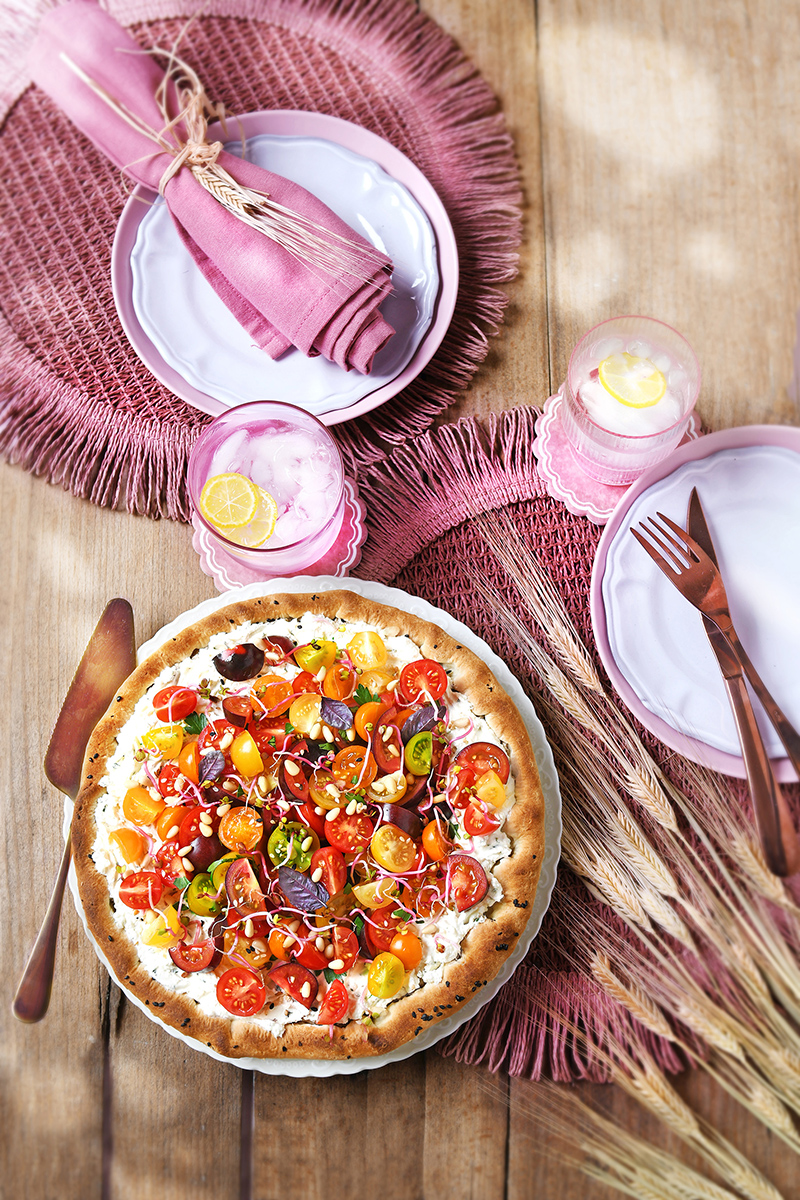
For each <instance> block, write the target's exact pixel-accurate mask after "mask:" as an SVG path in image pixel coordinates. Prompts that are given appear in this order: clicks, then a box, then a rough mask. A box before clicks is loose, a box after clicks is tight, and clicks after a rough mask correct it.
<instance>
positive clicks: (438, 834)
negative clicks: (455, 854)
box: [422, 821, 453, 862]
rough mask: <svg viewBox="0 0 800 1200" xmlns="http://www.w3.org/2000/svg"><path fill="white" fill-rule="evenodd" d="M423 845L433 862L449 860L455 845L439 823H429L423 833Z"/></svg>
mask: <svg viewBox="0 0 800 1200" xmlns="http://www.w3.org/2000/svg"><path fill="white" fill-rule="evenodd" d="M422 845H423V848H424V850H425V853H426V854H427V856H428V858H429V859H431V861H432V862H439V861H440V860H441V859H443V858H447V856H448V854H449V853H450V851H451V850H452V849H453V843H452V842H451V841H450V839H449V837H448V836H447V834H446V833H445V832H444V830H443V828H442V825H441V823H440V822H439V821H429V822H428V824H427V825H426V826H425V828H424V829H423V831H422Z"/></svg>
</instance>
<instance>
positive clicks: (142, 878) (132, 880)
mask: <svg viewBox="0 0 800 1200" xmlns="http://www.w3.org/2000/svg"><path fill="white" fill-rule="evenodd" d="M163 890H164V881H163V879H162V878H161V872H160V871H134V872H133V874H132V875H126V877H125V878H124V879H123V880H122V883H121V884H120V885H119V898H120V900H121V901H122V903H123V904H127V906H128V908H154V907H155V906H156V904H158V902H159V900H160V899H161V893H162V892H163Z"/></svg>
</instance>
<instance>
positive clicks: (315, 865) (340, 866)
mask: <svg viewBox="0 0 800 1200" xmlns="http://www.w3.org/2000/svg"><path fill="white" fill-rule="evenodd" d="M320 867H321V868H322V877H321V879H320V881H319V882H320V883H324V884H325V887H326V888H327V889H328V895H329V896H335V895H336V894H337V893H338V892H341V890H342V889H343V887H344V885H345V884H346V883H347V863H346V862H345V861H344V855H343V854H342V852H341V850H337V849H336V848H335V847H334V846H322V847H321V848H320V849H319V850H315V851H314V853H313V854H312V855H311V866H310V867H309V868H308V871H309V874H310V875H314V874H315V873H316V872H317V871H318V870H319V868H320Z"/></svg>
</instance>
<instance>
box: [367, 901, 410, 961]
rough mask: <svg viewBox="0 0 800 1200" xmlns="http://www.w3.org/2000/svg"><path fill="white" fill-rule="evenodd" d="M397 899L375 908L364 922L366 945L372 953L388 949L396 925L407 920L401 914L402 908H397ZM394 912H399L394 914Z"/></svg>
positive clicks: (395, 930)
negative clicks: (397, 914)
mask: <svg viewBox="0 0 800 1200" xmlns="http://www.w3.org/2000/svg"><path fill="white" fill-rule="evenodd" d="M398 904H399V901H396V902H395V903H394V904H385V905H384V906H383V908H376V909H375V910H374V912H371V913H370V916H369V921H367V922H365V924H364V932H365V933H366V935H367V945H368V946H369V948H370V950H371V951H372V953H373V954H380V953H382V952H383V951H384V950H388V949H389V947H390V946H391V944H392V938H393V937H394V936H395V934H396V933H397V926H398V925H402V924H403V923H404V922H405V921H407V920H408V918H407V917H405V916H403V915H402V910H401V909H399V908H398ZM395 913H400V915H399V916H395V915H394V914H395Z"/></svg>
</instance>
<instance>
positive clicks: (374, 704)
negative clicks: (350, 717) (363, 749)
mask: <svg viewBox="0 0 800 1200" xmlns="http://www.w3.org/2000/svg"><path fill="white" fill-rule="evenodd" d="M388 707H389V705H388V704H384V702H383V700H368V701H367V703H366V704H362V705H361V706H360V708H358V709H357V710H356V715H355V726H356V733H357V734H358V736H359V737H362V738H363V739H364V741H366V740H367V738H368V737H369V736H370V734H371V733H374V732H375V730H376V729H377V726H378V721H379V720H380V718H381V717H382V716H383V714H384V713H385V712H386V710H387V708H388Z"/></svg>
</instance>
